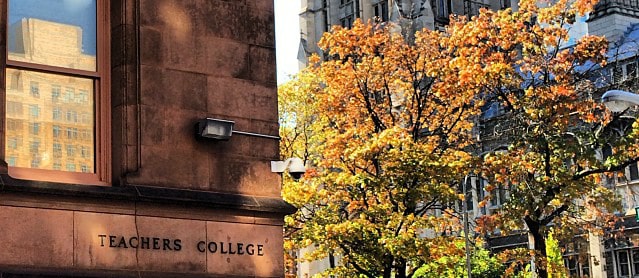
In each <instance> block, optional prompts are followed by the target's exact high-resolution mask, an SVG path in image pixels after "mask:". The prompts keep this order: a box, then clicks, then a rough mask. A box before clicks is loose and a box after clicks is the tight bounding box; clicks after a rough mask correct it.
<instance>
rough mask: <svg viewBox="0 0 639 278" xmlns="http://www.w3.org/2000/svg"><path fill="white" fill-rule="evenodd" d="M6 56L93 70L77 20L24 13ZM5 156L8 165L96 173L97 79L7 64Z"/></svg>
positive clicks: (12, 32)
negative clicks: (70, 21)
mask: <svg viewBox="0 0 639 278" xmlns="http://www.w3.org/2000/svg"><path fill="white" fill-rule="evenodd" d="M9 30H10V31H9V41H10V42H12V45H10V46H9V52H8V59H10V60H12V61H16V62H25V63H35V64H43V65H49V66H53V67H64V68H71V69H77V70H84V71H95V69H96V57H95V56H93V55H87V54H85V53H83V50H82V29H81V28H80V27H78V26H73V25H67V24H61V23H57V22H51V21H45V20H41V19H34V18H25V19H22V20H20V21H18V22H16V23H15V24H13V25H12V26H10V28H9ZM6 86H7V103H6V109H7V118H6V130H7V131H6V157H7V163H8V164H9V166H14V167H21V168H36V169H44V170H59V171H60V170H61V171H68V172H84V173H92V172H94V171H95V165H94V164H95V162H94V157H95V156H94V152H95V143H94V134H95V128H94V107H95V105H94V99H93V92H94V81H93V80H91V79H86V78H77V77H71V76H64V75H55V74H49V73H43V72H37V71H26V70H20V69H9V68H8V69H7V84H6Z"/></svg>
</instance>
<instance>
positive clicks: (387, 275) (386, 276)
mask: <svg viewBox="0 0 639 278" xmlns="http://www.w3.org/2000/svg"><path fill="white" fill-rule="evenodd" d="M392 273H393V259H392V257H390V258H389V257H388V256H387V257H385V258H384V273H383V274H382V277H383V278H391V277H392Z"/></svg>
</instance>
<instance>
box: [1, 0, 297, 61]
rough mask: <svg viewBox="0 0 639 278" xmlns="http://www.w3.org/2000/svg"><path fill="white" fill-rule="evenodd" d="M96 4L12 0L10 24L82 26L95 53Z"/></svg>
mask: <svg viewBox="0 0 639 278" xmlns="http://www.w3.org/2000/svg"><path fill="white" fill-rule="evenodd" d="M289 1H290V0H289ZM95 5H96V0H48V1H41V0H10V1H9V26H11V25H12V24H14V23H16V22H17V21H19V20H21V19H22V18H39V19H43V20H48V21H55V22H60V23H65V24H70V25H76V26H80V27H81V28H82V49H83V50H84V53H85V54H90V55H95V52H96V51H95V50H96V45H95V36H96V35H95V32H96V28H95V27H96V26H95V11H96V8H95ZM33 7H38V8H37V9H34V8H33Z"/></svg>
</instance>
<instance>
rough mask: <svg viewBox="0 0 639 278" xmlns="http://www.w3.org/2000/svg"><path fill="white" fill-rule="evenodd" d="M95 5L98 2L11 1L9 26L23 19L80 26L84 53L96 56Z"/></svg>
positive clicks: (70, 0)
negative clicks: (36, 19) (37, 19)
mask: <svg viewBox="0 0 639 278" xmlns="http://www.w3.org/2000/svg"><path fill="white" fill-rule="evenodd" d="M95 3H96V0H47V1H42V0H10V1H9V26H11V25H12V24H14V23H16V22H17V21H19V20H21V19H22V18H39V19H43V20H48V21H55V22H60V23H65V24H70V25H76V26H80V27H81V28H82V44H83V45H82V48H83V50H84V53H86V54H90V55H95V52H96V50H95V49H96V44H95V38H96V35H95V32H96V26H95V17H96V8H95V5H96V4H95ZM34 7H37V8H34Z"/></svg>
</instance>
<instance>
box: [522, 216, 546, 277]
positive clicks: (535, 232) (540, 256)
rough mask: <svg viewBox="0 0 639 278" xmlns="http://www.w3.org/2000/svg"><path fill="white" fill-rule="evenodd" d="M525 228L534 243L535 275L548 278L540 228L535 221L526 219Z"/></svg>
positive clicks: (544, 244)
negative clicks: (526, 227)
mask: <svg viewBox="0 0 639 278" xmlns="http://www.w3.org/2000/svg"><path fill="white" fill-rule="evenodd" d="M526 226H528V232H529V233H530V236H531V237H532V240H533V242H534V245H533V249H534V250H535V257H534V264H535V273H536V274H537V277H538V278H548V266H547V264H546V238H545V237H544V235H543V234H541V226H540V225H539V223H537V222H536V221H533V220H530V219H526Z"/></svg>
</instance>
